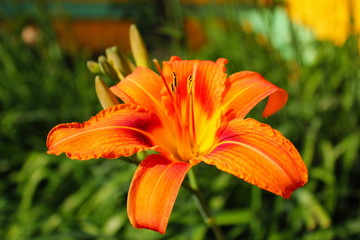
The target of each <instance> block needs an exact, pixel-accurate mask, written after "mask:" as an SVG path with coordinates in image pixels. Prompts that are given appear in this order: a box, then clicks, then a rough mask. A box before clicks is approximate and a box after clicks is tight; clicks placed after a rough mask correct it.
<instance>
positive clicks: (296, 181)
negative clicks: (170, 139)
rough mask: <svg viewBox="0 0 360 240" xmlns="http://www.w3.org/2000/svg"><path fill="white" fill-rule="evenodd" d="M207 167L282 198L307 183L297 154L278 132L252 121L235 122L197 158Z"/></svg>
mask: <svg viewBox="0 0 360 240" xmlns="http://www.w3.org/2000/svg"><path fill="white" fill-rule="evenodd" d="M201 160H202V161H204V162H205V163H207V164H211V165H215V166H216V167H217V168H219V169H220V170H222V171H225V172H228V173H231V174H233V175H235V176H237V177H239V178H242V179H243V180H245V181H247V182H249V183H251V184H254V185H256V186H258V187H260V188H263V189H265V190H267V191H270V192H272V193H275V194H278V195H280V196H282V197H284V198H289V197H290V195H291V193H292V192H293V191H294V190H295V189H297V188H299V187H301V186H303V185H304V184H305V183H306V182H307V177H308V173H307V169H306V166H305V164H304V162H303V161H302V159H301V156H300V154H299V153H298V151H297V150H296V148H295V147H294V146H293V144H292V143H291V142H290V141H289V140H287V139H286V138H285V137H284V136H283V135H282V134H281V133H280V132H278V131H277V130H275V129H272V128H271V127H270V126H269V125H266V124H263V123H260V122H258V121H256V120H254V119H235V120H233V121H231V122H230V123H229V125H228V126H227V128H226V129H225V130H223V131H220V132H219V143H218V144H217V145H216V146H215V148H214V149H213V150H212V152H211V153H210V154H207V155H205V156H204V157H202V158H201Z"/></svg>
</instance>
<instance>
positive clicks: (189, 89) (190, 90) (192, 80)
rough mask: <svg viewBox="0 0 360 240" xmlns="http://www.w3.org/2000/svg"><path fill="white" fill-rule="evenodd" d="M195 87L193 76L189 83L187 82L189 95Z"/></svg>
mask: <svg viewBox="0 0 360 240" xmlns="http://www.w3.org/2000/svg"><path fill="white" fill-rule="evenodd" d="M193 85H194V79H193V76H192V75H189V77H188V81H187V91H188V94H191V92H192V88H193Z"/></svg>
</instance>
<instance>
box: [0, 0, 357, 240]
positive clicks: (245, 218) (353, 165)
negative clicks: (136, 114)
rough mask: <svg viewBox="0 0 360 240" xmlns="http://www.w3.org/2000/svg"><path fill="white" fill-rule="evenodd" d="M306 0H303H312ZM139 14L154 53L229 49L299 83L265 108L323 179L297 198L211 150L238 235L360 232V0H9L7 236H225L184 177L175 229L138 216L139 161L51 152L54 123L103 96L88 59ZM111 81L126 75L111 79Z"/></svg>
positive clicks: (3, 90)
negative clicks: (141, 224)
mask: <svg viewBox="0 0 360 240" xmlns="http://www.w3.org/2000/svg"><path fill="white" fill-rule="evenodd" d="M300 2H301V4H299V3H300ZM131 23H135V24H136V25H137V26H138V28H139V30H140V32H141V33H142V35H143V37H144V39H145V41H146V43H147V47H148V49H149V52H150V56H151V58H157V59H159V60H160V61H161V60H168V59H169V57H170V56H173V55H178V56H180V57H182V58H184V59H203V60H216V59H217V58H220V57H223V58H226V59H228V60H229V63H228V65H227V72H228V73H229V74H230V73H234V72H237V71H241V70H252V71H256V72H259V73H261V74H262V75H263V76H264V77H265V78H266V79H268V80H269V81H271V82H273V83H275V84H276V85H277V86H280V87H281V88H284V89H286V90H287V91H288V92H289V101H288V103H287V105H286V106H285V107H284V108H283V109H282V110H281V111H280V112H278V113H277V114H275V115H274V116H271V117H269V118H267V119H264V118H262V117H261V116H260V112H261V109H262V108H261V106H260V107H257V108H256V109H254V110H253V111H252V112H251V114H250V115H251V117H254V118H256V119H257V120H259V121H261V122H266V123H268V124H270V125H271V126H272V127H273V128H275V129H278V130H280V131H281V132H282V133H283V134H284V135H285V136H286V137H287V138H288V139H290V140H291V141H292V142H293V143H294V145H295V146H296V147H297V148H298V150H299V151H300V153H301V155H302V157H303V160H304V162H305V163H306V165H307V166H308V169H309V182H308V183H307V184H306V185H305V187H303V188H301V189H298V190H297V191H295V192H294V194H293V195H292V197H291V199H290V200H285V199H282V198H281V197H279V196H276V195H273V194H271V193H268V192H266V191H264V190H261V189H259V188H257V187H255V186H252V185H250V184H248V183H246V182H244V181H242V180H240V179H237V178H235V177H234V176H231V175H230V174H227V173H223V172H221V171H219V170H217V169H216V168H215V167H212V166H206V165H205V164H200V165H198V166H196V167H195V168H194V169H195V173H197V175H198V177H199V179H198V180H199V186H200V188H201V189H202V191H203V194H204V196H205V199H206V201H207V203H208V205H209V206H210V208H211V211H212V213H213V215H214V216H215V219H216V221H217V223H218V224H219V225H220V226H221V228H222V230H223V232H224V234H225V236H226V239H234V240H235V239H255V240H257V239H259V240H260V239H270V240H276V239H286V240H287V239H306V240H315V239H319V240H327V239H360V159H359V149H360V121H359V119H360V107H359V106H360V57H359V52H360V43H359V35H360V1H359V0H315V1H310V0H304V1H296V0H295V1H291V0H286V1H276V0H273V1H272V0H258V1H250V0H248V1H245V0H244V1H225V0H223V1H199V0H198V1H190V0H187V1H185V0H183V1H180V0H169V1H166V0H163V1H150V0H148V1H145V0H144V1H140V0H139V1H96V0H92V1H91V0H88V1H79V0H77V1H30V0H29V1H11V0H2V1H1V2H0V124H1V128H0V140H1V144H0V179H1V181H0V239H9V240H22V239H34V240H48V239H54V240H55V239H56V240H57V239H59V240H60V239H61V240H63V239H65V240H67V239H69V240H71V239H98V240H110V239H125V240H127V239H129V240H136V239H140V240H141V239H175V240H182V239H184V240H185V239H194V240H201V239H213V238H214V236H213V234H212V232H211V230H209V228H208V227H207V225H206V224H205V223H204V222H203V221H202V218H201V215H200V213H199V212H198V210H197V208H196V204H195V203H194V201H193V199H192V197H191V193H190V192H189V191H187V189H186V188H181V190H180V192H179V195H178V198H177V200H176V203H175V206H174V210H173V212H172V215H171V218H170V222H169V225H168V229H167V233H166V234H165V235H161V234H159V233H156V232H152V231H150V230H139V229H133V228H132V227H131V225H130V223H129V221H128V219H127V215H126V196H127V191H128V188H129V184H130V181H131V178H132V175H133V173H134V171H135V168H136V166H135V165H131V164H129V163H127V162H125V161H122V160H119V159H112V160H109V159H100V160H89V161H83V162H80V161H76V160H70V159H67V158H66V157H65V156H64V155H61V156H53V155H47V154H46V146H45V141H46V136H47V133H48V132H49V130H50V129H51V128H52V127H53V126H55V125H57V124H59V123H63V122H72V121H76V122H82V121H85V120H87V119H88V118H89V117H90V116H92V115H94V114H96V113H97V112H98V111H99V110H101V106H100V104H99V103H98V100H97V98H96V94H95V90H94V75H92V74H91V73H90V72H89V71H88V70H87V68H86V62H87V60H90V59H92V60H97V57H98V56H100V55H101V54H104V51H105V48H106V47H111V46H112V45H118V46H119V47H120V48H122V49H124V50H125V52H126V53H127V54H129V56H130V51H129V40H128V28H129V26H130V24H131ZM107 83H108V84H109V85H110V84H114V83H111V82H110V81H108V82H107Z"/></svg>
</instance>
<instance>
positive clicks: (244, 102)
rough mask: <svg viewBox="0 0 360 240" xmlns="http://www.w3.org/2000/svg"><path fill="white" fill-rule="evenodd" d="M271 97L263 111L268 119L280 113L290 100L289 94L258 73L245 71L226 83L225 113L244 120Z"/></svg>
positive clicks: (230, 78) (234, 75) (231, 77)
mask: <svg viewBox="0 0 360 240" xmlns="http://www.w3.org/2000/svg"><path fill="white" fill-rule="evenodd" d="M268 96H269V100H268V102H267V105H266V107H265V109H264V111H263V114H262V115H263V117H268V116H270V115H272V114H274V113H276V112H277V111H279V110H280V109H281V108H282V107H283V106H284V105H285V104H286V101H287V99H288V94H287V92H286V91H285V90H284V89H281V88H279V87H277V86H275V85H274V84H272V83H270V82H269V81H267V80H265V79H264V78H263V76H261V75H260V74H259V73H256V72H250V71H243V72H238V73H234V74H232V75H231V76H230V77H229V78H228V79H227V82H226V90H225V92H224V95H223V101H222V103H223V107H224V108H225V111H224V112H225V113H229V112H231V113H235V114H236V116H235V117H236V118H244V117H245V116H246V114H248V113H249V112H250V110H251V109H253V108H254V107H255V105H256V104H258V103H259V102H260V101H261V100H263V99H265V98H266V97H268Z"/></svg>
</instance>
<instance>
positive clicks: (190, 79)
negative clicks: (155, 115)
mask: <svg viewBox="0 0 360 240" xmlns="http://www.w3.org/2000/svg"><path fill="white" fill-rule="evenodd" d="M193 86H194V78H193V76H192V75H190V76H189V77H188V82H187V91H188V94H189V108H190V116H189V117H190V119H189V120H190V124H191V125H190V131H191V140H192V141H191V144H192V150H193V154H194V155H196V154H197V152H198V145H197V139H196V125H195V109H194V94H193V91H192V90H193Z"/></svg>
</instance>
